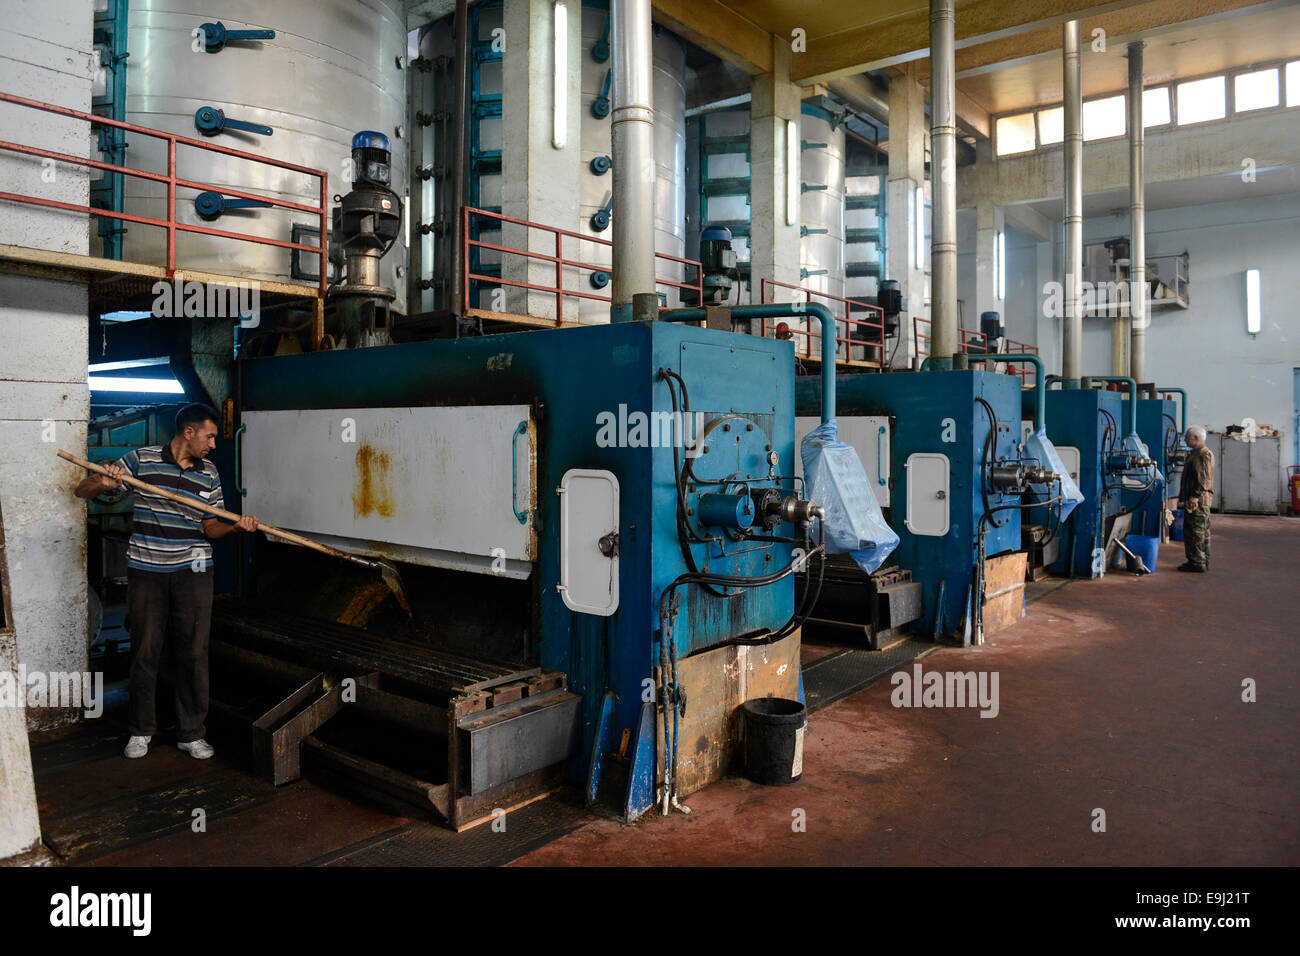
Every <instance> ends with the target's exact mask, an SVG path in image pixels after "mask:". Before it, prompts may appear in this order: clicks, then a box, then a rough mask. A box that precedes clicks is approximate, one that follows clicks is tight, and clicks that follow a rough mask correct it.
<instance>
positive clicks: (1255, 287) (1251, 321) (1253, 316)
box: [1246, 269, 1263, 335]
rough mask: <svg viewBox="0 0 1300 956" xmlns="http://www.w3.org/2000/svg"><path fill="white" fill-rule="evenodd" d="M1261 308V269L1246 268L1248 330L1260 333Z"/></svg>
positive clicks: (1261, 325) (1261, 326)
mask: <svg viewBox="0 0 1300 956" xmlns="http://www.w3.org/2000/svg"><path fill="white" fill-rule="evenodd" d="M1262 323H1263V320H1262V319H1261V317H1260V310H1259V270H1258V269H1247V270H1246V331H1247V332H1249V333H1250V334H1251V335H1259V333H1260V330H1261V329H1262V328H1263V324H1262Z"/></svg>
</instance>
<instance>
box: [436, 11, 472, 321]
mask: <svg viewBox="0 0 1300 956" xmlns="http://www.w3.org/2000/svg"><path fill="white" fill-rule="evenodd" d="M452 24H453V26H452V29H453V30H454V31H455V34H456V56H455V58H454V59H453V61H452V64H451V66H452V69H454V70H455V71H456V82H455V84H454V92H453V93H452V102H453V103H454V104H455V110H454V112H453V114H452V124H451V144H450V145H451V151H452V155H450V156H442V157H439V159H440V161H441V162H442V163H445V164H447V165H449V166H450V167H451V170H450V172H451V190H450V204H449V208H447V209H445V210H443V214H442V218H443V221H444V222H446V223H447V226H448V231H449V232H450V233H451V234H450V235H449V236H448V237H447V248H448V249H449V250H450V251H451V277H450V278H451V281H450V282H449V283H447V286H448V288H449V289H450V290H451V302H450V305H451V312H452V314H453V315H463V314H464V312H465V310H466V309H467V308H469V303H468V301H467V297H468V292H467V290H468V288H469V281H468V280H465V282H464V285H463V286H462V283H461V276H462V274H463V273H465V272H468V271H469V260H468V259H462V257H461V253H462V249H461V231H462V227H463V225H464V223H463V222H462V216H461V212H460V209H461V204H462V203H464V201H465V163H466V159H465V152H466V150H465V133H466V129H467V127H466V122H465V111H466V101H467V100H468V99H469V95H468V91H467V90H466V89H465V84H466V74H467V71H468V70H469V47H470V43H469V0H456V15H455V19H454V20H453V21H452ZM425 158H426V159H427V160H428V161H429V162H433V157H431V156H427V157H425ZM466 221H468V220H466Z"/></svg>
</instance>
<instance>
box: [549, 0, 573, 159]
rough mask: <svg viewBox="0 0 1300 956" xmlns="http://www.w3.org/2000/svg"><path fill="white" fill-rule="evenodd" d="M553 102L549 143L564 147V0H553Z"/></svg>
mask: <svg viewBox="0 0 1300 956" xmlns="http://www.w3.org/2000/svg"><path fill="white" fill-rule="evenodd" d="M554 30H555V67H554V68H555V90H554V96H555V102H554V103H553V104H552V114H553V115H554V119H555V125H554V128H553V129H552V130H551V145H552V146H554V147H555V148H556V149H564V144H565V143H566V142H568V134H569V7H568V5H567V4H566V3H565V0H555V18H554Z"/></svg>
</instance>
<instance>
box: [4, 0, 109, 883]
mask: <svg viewBox="0 0 1300 956" xmlns="http://www.w3.org/2000/svg"><path fill="white" fill-rule="evenodd" d="M92 6H93V5H92V3H91V0H52V2H50V3H44V4H35V5H32V6H31V7H30V8H29V9H28V8H25V9H24V10H23V16H22V18H21V19H10V20H8V21H6V22H5V23H0V49H4V50H6V51H8V52H7V53H6V55H7V56H10V57H12V58H11V59H8V60H6V65H5V90H6V91H7V92H10V93H14V94H16V95H18V96H25V97H30V98H32V99H37V100H43V101H45V102H51V103H54V104H56V105H59V106H66V107H70V108H72V109H76V110H81V111H83V112H89V111H90V95H91V77H92V67H91V20H92V14H93V10H92ZM33 37H40V42H33V40H32V38H33ZM0 129H3V130H4V131H5V138H6V139H9V140H13V141H15V142H18V143H22V144H25V145H29V146H36V147H41V148H45V149H51V150H57V151H59V152H63V153H70V154H72V155H74V156H81V157H84V156H86V155H87V152H88V150H89V146H90V133H89V129H88V127H87V125H86V124H85V123H82V122H81V121H79V120H71V119H63V118H61V117H56V116H51V115H50V114H47V113H38V112H35V111H32V110H29V109H25V108H21V107H17V106H10V105H8V104H0ZM0 190H3V191H5V192H12V193H17V194H18V195H25V196H38V197H43V198H48V199H57V200H61V201H63V202H71V203H77V204H84V203H86V202H87V201H88V199H89V180H88V177H87V175H86V170H85V169H84V168H83V167H76V166H69V165H66V164H63V163H52V164H50V163H42V161H41V160H39V159H35V158H29V157H24V156H19V155H17V154H14V153H5V154H0ZM89 228H90V227H89V220H88V218H87V217H85V216H79V215H76V214H73V213H66V212H60V211H56V210H51V209H40V208H37V207H34V206H18V205H10V204H6V209H5V211H4V214H3V216H0V243H5V244H12V245H18V246H28V247H35V248H40V249H45V250H50V251H55V252H65V253H75V254H81V255H85V254H86V253H87V252H88V249H89ZM87 337H88V322H87V317H86V286H85V284H84V283H78V282H63V281H57V280H53V279H45V278H40V279H38V278H32V277H28V276H22V275H3V276H0V342H3V343H4V347H3V348H0V446H2V447H3V448H4V449H5V454H4V456H3V459H0V512H2V513H3V520H4V523H5V542H4V543H5V548H4V556H5V559H6V560H7V564H8V569H9V590H10V593H9V595H8V597H9V600H10V602H11V603H10V604H7V605H6V606H5V607H3V608H0V671H3V672H5V678H6V682H7V683H10V684H11V686H12V684H13V682H14V681H15V679H16V675H14V674H13V669H14V667H15V665H19V664H20V665H22V666H23V667H25V669H26V672H27V673H28V674H32V673H33V672H40V673H43V674H45V675H47V676H49V675H61V674H75V675H81V674H83V673H84V672H85V670H86V645H87V641H86V637H87V635H86V508H85V504H84V502H82V501H79V500H78V499H76V498H74V497H73V496H72V488H73V486H74V485H75V484H76V482H77V481H78V480H79V479H80V478H81V477H82V475H83V474H84V473H83V472H80V471H79V470H78V469H76V468H74V467H73V466H72V465H69V464H68V463H66V462H64V461H62V460H60V459H59V458H57V457H56V456H55V451H56V450H57V449H59V448H65V449H68V450H70V451H72V452H73V453H79V452H83V451H84V449H85V447H86V419H87V416H88V414H89V410H90V393H89V390H88V389H87V387H86V356H87ZM25 689H26V688H25V687H24V688H23V690H24V691H25ZM51 703H55V704H59V703H62V702H60V701H53V702H51ZM80 713H81V711H80V710H79V709H77V708H74V707H71V706H55V707H51V708H48V709H46V708H41V709H28V710H27V714H26V721H25V722H24V719H23V709H22V708H15V707H9V706H0V858H5V857H10V856H14V855H15V854H18V853H21V852H23V851H24V850H28V849H32V848H33V846H34V844H36V843H37V842H38V841H39V838H40V830H39V828H38V825H37V816H36V801H35V793H34V791H33V788H32V776H31V764H30V758H29V756H28V749H27V737H26V733H27V729H28V728H29V727H30V728H32V729H43V728H47V727H52V726H56V725H58V724H61V723H66V722H69V721H72V720H75V719H77V718H78V717H79V715H80ZM24 723H26V725H27V726H24Z"/></svg>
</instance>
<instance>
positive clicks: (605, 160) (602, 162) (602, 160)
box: [590, 156, 614, 176]
mask: <svg viewBox="0 0 1300 956" xmlns="http://www.w3.org/2000/svg"><path fill="white" fill-rule="evenodd" d="M613 165H614V161H613V160H612V159H610V158H609V157H608V156H597V157H596V158H595V159H593V160H592V161H591V164H590V167H591V171H592V172H593V173H595V174H596V175H597V176H604V175H605V174H606V173H607V172H609V169H610V167H611V166H613Z"/></svg>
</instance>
